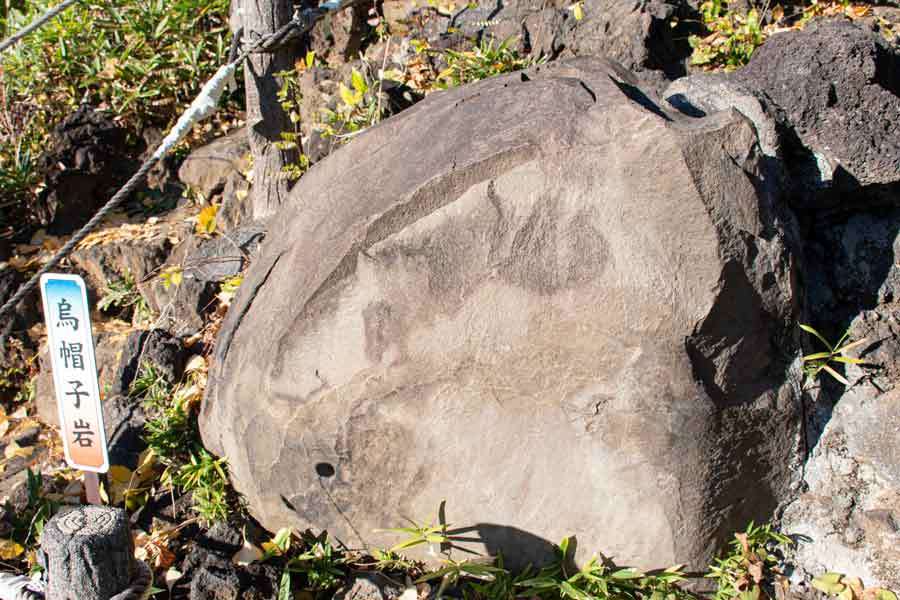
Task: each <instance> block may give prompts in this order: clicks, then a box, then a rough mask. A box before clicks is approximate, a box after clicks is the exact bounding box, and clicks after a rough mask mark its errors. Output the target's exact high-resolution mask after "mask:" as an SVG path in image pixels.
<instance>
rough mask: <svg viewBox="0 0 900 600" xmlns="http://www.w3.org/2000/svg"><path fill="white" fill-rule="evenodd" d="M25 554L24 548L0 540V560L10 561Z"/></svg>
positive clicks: (11, 542)
mask: <svg viewBox="0 0 900 600" xmlns="http://www.w3.org/2000/svg"><path fill="white" fill-rule="evenodd" d="M23 552H25V548H23V547H22V545H21V544H18V543H16V542H14V541H12V540H7V539H0V559H3V560H12V559H13V558H16V557H17V556H21V555H22V553H23Z"/></svg>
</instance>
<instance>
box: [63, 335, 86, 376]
mask: <svg viewBox="0 0 900 600" xmlns="http://www.w3.org/2000/svg"><path fill="white" fill-rule="evenodd" d="M83 346H84V344H81V343H79V342H71V343H68V344H67V343H66V342H63V343H62V345H61V346H60V348H59V356H60V358H62V359H63V366H65V368H67V369H69V368H72V369H81V370H82V371H84V355H83V354H82V352H83V349H82V348H83ZM70 361H71V363H72V366H71V367H70V366H69V362H70Z"/></svg>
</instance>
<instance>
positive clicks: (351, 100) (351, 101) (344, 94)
mask: <svg viewBox="0 0 900 600" xmlns="http://www.w3.org/2000/svg"><path fill="white" fill-rule="evenodd" d="M338 92H339V93H340V95H341V100H343V101H344V104H346V105H347V106H349V107H351V108H353V107H354V106H356V105H357V104H359V103H360V102H361V101H362V94H361V93H359V92H358V91H357V92H351V91H350V88H348V87H347V86H346V85H344V84H343V83H342V84H340V86H339V87H338Z"/></svg>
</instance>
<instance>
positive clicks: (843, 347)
mask: <svg viewBox="0 0 900 600" xmlns="http://www.w3.org/2000/svg"><path fill="white" fill-rule="evenodd" d="M800 329H802V330H803V331H805V332H806V333H809V334H811V335H813V336H815V337H816V339H818V340H819V341H820V342H822V344H824V345H825V347H826V348H827V349H828V350H827V351H825V352H815V353H813V354H807V355H806V356H804V357H803V372H804V373H806V376H807V377H809V378H810V379H814V378H815V377H816V376H817V375H818V374H819V373H821V372H822V371H825V372H826V373H828V374H829V375H831V376H832V377H834V379H836V380H837V381H839V382H840V383H843V384H844V385H850V382H849V381H847V378H846V377H844V376H843V375H841V374H840V373H838V372H837V371H835V370H834V369H833V368H832V367H831V366H830V365H829V364H828V363H830V362H836V363H844V364H850V365H860V364H864V363H865V361H864V360H862V359H859V358H851V357H849V356H844V352H846V351H847V350H850V349H851V348H856V347H857V346H860V345H862V344H864V343H865V342H866V338H863V339H861V340H856V341H855V342H850V343H846V344H845V343H844V342H846V341H847V338H849V337H850V330H849V329H848V330H847V331H845V332H844V335H842V336H841V339H839V340H838V341H837V343H836V344H834V345H832V344H831V343H830V342H829V341H828V340H826V339H825V336H823V335H822V334H821V333H819V332H818V331H817V330H815V329H814V328H812V327H811V326H809V325H803V324H802V323H801V324H800Z"/></svg>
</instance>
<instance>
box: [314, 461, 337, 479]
mask: <svg viewBox="0 0 900 600" xmlns="http://www.w3.org/2000/svg"><path fill="white" fill-rule="evenodd" d="M316 473H318V475H319V477H334V465H332V464H331V463H327V462H320V463H316Z"/></svg>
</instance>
